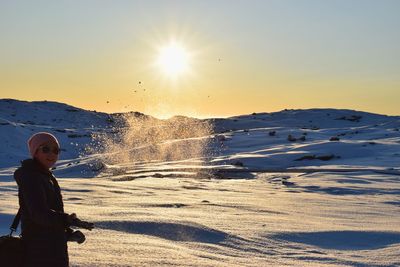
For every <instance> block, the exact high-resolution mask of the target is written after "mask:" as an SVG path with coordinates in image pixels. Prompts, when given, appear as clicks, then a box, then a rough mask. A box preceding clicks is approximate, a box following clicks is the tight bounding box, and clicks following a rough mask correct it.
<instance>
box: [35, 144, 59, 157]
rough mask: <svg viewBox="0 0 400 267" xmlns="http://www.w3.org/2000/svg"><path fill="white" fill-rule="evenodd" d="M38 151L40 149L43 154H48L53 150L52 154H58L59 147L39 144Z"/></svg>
mask: <svg viewBox="0 0 400 267" xmlns="http://www.w3.org/2000/svg"><path fill="white" fill-rule="evenodd" d="M39 148H40V151H42V152H43V153H44V154H49V153H50V152H53V154H56V155H58V154H60V152H61V151H60V149H59V148H58V147H49V146H41V147H39Z"/></svg>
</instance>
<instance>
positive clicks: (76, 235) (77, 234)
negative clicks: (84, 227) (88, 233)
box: [68, 231, 86, 244]
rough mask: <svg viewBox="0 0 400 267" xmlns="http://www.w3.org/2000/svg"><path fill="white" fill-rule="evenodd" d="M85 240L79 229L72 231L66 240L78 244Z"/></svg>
mask: <svg viewBox="0 0 400 267" xmlns="http://www.w3.org/2000/svg"><path fill="white" fill-rule="evenodd" d="M85 240H86V237H85V235H84V234H83V233H82V232H81V231H74V232H73V233H72V234H71V235H70V236H69V238H68V241H73V242H77V243H78V244H82V243H83V242H85Z"/></svg>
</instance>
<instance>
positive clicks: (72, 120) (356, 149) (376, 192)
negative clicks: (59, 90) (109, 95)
mask: <svg viewBox="0 0 400 267" xmlns="http://www.w3.org/2000/svg"><path fill="white" fill-rule="evenodd" d="M71 110H77V111H71ZM126 118H128V119H126ZM132 118H134V120H132ZM125 120H126V121H125ZM184 125H188V127H187V128H185V127H183V126H184ZM208 126H212V129H213V130H212V131H209V129H208ZM131 128H134V129H133V130H131ZM120 129H122V130H120ZM149 129H153V130H151V131H153V132H155V133H151V134H149V131H150V130H149ZM176 129H180V130H179V131H177V130H176ZM188 129H189V130H188ZM399 129H400V117H397V116H385V115H379V114H371V113H366V112H359V111H352V110H336V109H309V110H284V111H281V112H275V113H259V114H252V115H244V116H237V117H232V118H226V119H208V120H197V119H191V118H186V117H175V118H171V119H170V120H158V119H155V118H152V117H150V116H146V115H143V114H141V115H138V114H137V113H131V114H128V115H127V114H105V113H100V112H93V111H85V110H81V109H78V108H75V107H71V106H68V105H65V104H62V103H54V102H23V101H16V100H10V99H3V100H0V138H2V140H3V142H2V143H1V144H0V192H1V194H0V203H1V205H0V234H6V233H8V227H9V224H11V221H12V219H13V216H14V214H15V213H16V211H17V208H18V202H17V187H16V184H15V182H14V181H13V178H12V173H13V171H14V170H15V168H16V167H17V166H18V165H19V163H18V162H19V161H20V160H22V159H24V158H25V157H26V155H27V148H26V140H27V138H28V137H29V136H30V135H31V134H32V133H34V132H36V131H43V130H45V131H50V132H52V133H54V134H55V135H56V136H57V137H58V138H59V140H60V143H61V145H62V147H63V149H64V151H63V152H62V154H61V160H60V161H59V163H58V165H57V166H56V169H55V170H54V172H55V175H56V176H57V177H59V178H58V180H59V183H60V186H61V188H62V193H63V198H64V203H65V209H66V211H67V212H70V213H72V212H76V213H77V214H78V216H79V217H82V218H83V219H85V220H88V221H93V222H95V224H96V229H94V230H93V231H91V232H89V231H84V232H85V234H86V236H87V241H86V243H84V244H83V245H78V244H70V245H69V251H70V259H71V266H174V265H175V266H399V265H400V260H399V258H400V257H399V256H400V253H399V248H400V226H399V223H398V222H399V211H400V187H399V179H400V169H399V161H400V149H399V148H400V147H399V146H400V131H399ZM118 130H120V131H118ZM271 131H275V134H274V135H270V134H269V133H270V132H271ZM71 134H75V135H78V136H79V137H71ZM99 134H103V137H102V138H100V139H96V136H97V135H99ZM104 134H108V135H104ZM113 134H114V135H113ZM289 134H290V135H292V136H293V137H294V138H296V139H298V138H300V137H301V136H305V140H304V141H300V140H297V141H288V135H289ZM68 135H70V136H68ZM104 136H106V137H107V138H108V139H107V138H106V139H107V142H104ZM146 136H150V137H151V138H150V139H149V138H147V139H146V138H145V137H146ZM332 136H337V137H339V138H340V140H339V141H329V139H330V138H331V137H332ZM104 145H105V146H104ZM88 147H89V148H93V147H94V149H89V150H88V149H87V148H88ZM324 156H325V157H324ZM328 156H329V157H328ZM301 158H309V159H302V160H299V159H301ZM318 158H322V159H323V158H325V159H328V160H320V159H318Z"/></svg>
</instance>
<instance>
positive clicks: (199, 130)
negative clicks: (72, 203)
mask: <svg viewBox="0 0 400 267" xmlns="http://www.w3.org/2000/svg"><path fill="white" fill-rule="evenodd" d="M399 130H400V117H397V116H385V115H378V114H371V113H366V112H360V111H352V110H337V109H309V110H283V111H280V112H274V113H258V114H255V113H253V114H251V115H243V116H237V117H231V118H221V119H206V120H198V119H194V118H187V117H183V116H177V117H173V118H171V119H169V120H158V119H156V118H153V117H151V116H147V115H144V114H141V113H138V112H131V113H125V114H106V113H101V112H96V111H87V110H83V109H79V108H76V107H72V106H69V105H66V104H62V103H56V102H47V101H44V102H25V101H17V100H11V99H2V100H0V138H1V140H2V142H1V143H0V167H3V168H5V167H16V166H18V165H19V161H20V160H22V159H24V158H26V157H27V154H28V153H27V146H26V140H27V139H28V137H29V136H30V135H31V134H32V133H34V132H38V131H49V132H51V133H53V134H55V135H56V136H57V137H58V138H59V139H60V143H61V145H62V151H63V152H62V154H61V161H60V167H62V168H63V170H64V173H65V174H67V175H68V168H70V169H71V171H72V170H75V171H76V170H77V168H76V166H75V165H76V164H77V162H85V163H88V162H93V161H94V160H95V159H97V161H102V162H104V161H106V160H105V159H104V158H102V156H101V155H102V154H103V156H104V155H105V154H107V155H109V157H108V158H110V155H111V158H114V159H115V160H112V161H108V162H106V163H108V164H112V163H115V162H117V163H124V164H128V165H129V164H134V163H138V162H142V163H143V162H145V161H152V160H153V161H154V160H158V161H161V162H165V161H171V160H172V161H176V160H190V159H193V161H201V162H202V165H204V164H206V165H232V164H234V165H236V166H239V167H241V166H243V167H248V168H259V169H266V168H288V167H302V166H321V165H341V166H349V167H350V166H353V167H354V166H369V167H371V166H374V167H388V168H390V167H397V166H398V165H399V163H400V149H399V148H400V131H399ZM188 147H189V149H188ZM89 159H90V160H89Z"/></svg>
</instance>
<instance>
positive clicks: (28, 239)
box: [14, 132, 93, 267]
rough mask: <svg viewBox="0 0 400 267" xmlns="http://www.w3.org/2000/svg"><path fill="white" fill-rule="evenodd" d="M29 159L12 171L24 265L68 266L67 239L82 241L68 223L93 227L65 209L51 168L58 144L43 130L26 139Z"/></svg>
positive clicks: (34, 266) (77, 232)
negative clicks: (17, 204) (15, 182)
mask: <svg viewBox="0 0 400 267" xmlns="http://www.w3.org/2000/svg"><path fill="white" fill-rule="evenodd" d="M28 148H29V152H30V154H31V156H32V158H31V159H27V160H24V161H23V162H22V166H21V167H20V168H19V169H18V170H16V171H15V173H14V179H15V180H16V181H17V184H18V198H19V205H20V211H21V236H22V240H23V242H24V245H25V248H26V251H25V257H24V266H26V267H28V266H29V267H39V266H40V267H47V266H48V267H67V266H69V260H68V248H67V241H75V242H78V243H80V244H81V243H83V242H84V241H85V236H84V234H83V233H82V232H80V231H73V230H72V229H71V228H70V226H77V227H81V228H86V229H89V230H91V229H93V224H92V223H88V222H84V221H81V220H79V219H78V218H77V217H76V215H75V214H71V215H69V214H67V213H64V205H63V201H62V196H61V191H60V187H59V185H58V183H57V180H56V178H55V177H54V176H53V174H52V172H51V171H50V168H51V167H52V166H53V165H54V164H55V163H56V161H57V160H58V156H59V154H60V144H59V142H58V140H57V138H56V137H55V136H54V135H52V134H50V133H46V132H40V133H37V134H34V135H33V136H31V138H29V140H28Z"/></svg>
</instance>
